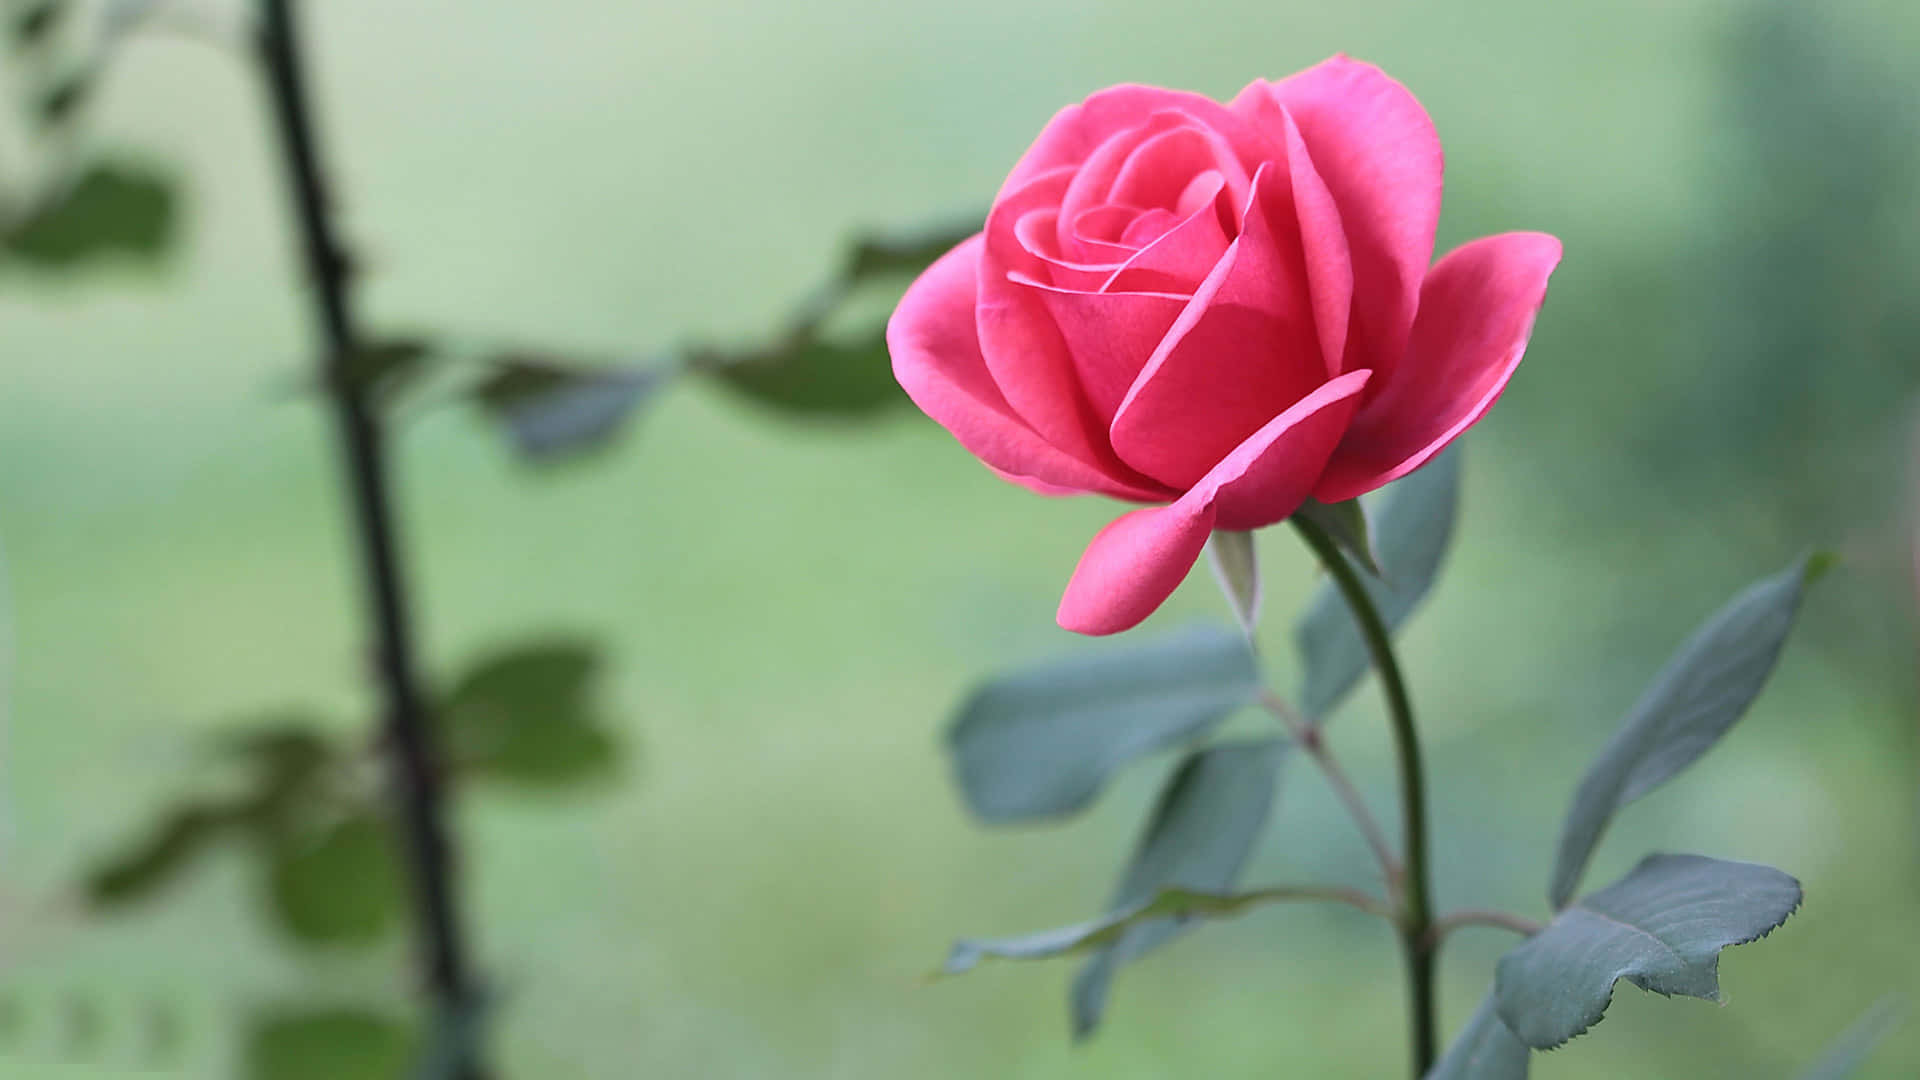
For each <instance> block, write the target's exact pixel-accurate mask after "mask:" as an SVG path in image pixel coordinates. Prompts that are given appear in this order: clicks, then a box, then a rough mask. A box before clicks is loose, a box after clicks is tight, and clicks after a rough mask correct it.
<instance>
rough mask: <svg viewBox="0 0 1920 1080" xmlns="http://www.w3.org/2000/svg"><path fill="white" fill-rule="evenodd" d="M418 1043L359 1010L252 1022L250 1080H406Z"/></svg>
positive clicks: (404, 1030) (389, 1021) (388, 1021)
mask: <svg viewBox="0 0 1920 1080" xmlns="http://www.w3.org/2000/svg"><path fill="white" fill-rule="evenodd" d="M414 1043H415V1037H414V1033H413V1031H412V1030H411V1029H410V1028H409V1027H408V1026H407V1025H405V1024H402V1023H401V1022H399V1021H397V1020H394V1019H393V1018H391V1017H387V1016H382V1015H380V1014H379V1013H374V1012H367V1011H364V1010H360V1009H344V1008H343V1009H327V1010H322V1011H316V1012H293V1013H281V1014H277V1015H272V1016H265V1017H261V1018H260V1019H258V1020H256V1021H254V1023H253V1026H252V1030H251V1031H250V1032H249V1033H248V1036H247V1044H246V1051H245V1053H246V1076H247V1078H248V1080H395V1078H397V1077H402V1076H406V1075H407V1070H408V1065H409V1063H410V1062H411V1061H412V1060H413V1056H414Z"/></svg>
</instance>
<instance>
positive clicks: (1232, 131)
mask: <svg viewBox="0 0 1920 1080" xmlns="http://www.w3.org/2000/svg"><path fill="white" fill-rule="evenodd" d="M1156 112H1181V113H1185V114H1186V115H1188V116H1190V117H1192V118H1193V120H1194V122H1195V123H1194V126H1195V127H1199V128H1202V129H1205V130H1208V131H1214V132H1219V133H1220V134H1221V135H1222V136H1223V137H1224V138H1226V140H1227V141H1228V144H1229V145H1231V146H1232V147H1233V148H1234V151H1235V154H1236V156H1237V157H1238V158H1239V160H1240V161H1242V162H1246V163H1248V164H1256V163H1258V162H1261V161H1265V160H1267V159H1269V158H1273V157H1278V156H1280V154H1279V151H1278V150H1277V149H1276V148H1277V146H1278V143H1277V140H1273V139H1270V138H1268V137H1267V136H1265V135H1264V134H1263V133H1262V132H1259V131H1257V130H1255V129H1253V128H1252V127H1251V126H1250V125H1248V124H1247V123H1246V122H1245V121H1244V120H1242V119H1241V118H1240V117H1238V116H1235V115H1234V114H1233V113H1232V112H1230V111H1228V109H1227V108H1226V107H1225V106H1223V105H1221V104H1220V103H1219V102H1217V101H1214V100H1213V99H1211V98H1208V97H1205V96H1203V95H1200V94H1194V93H1189V92H1187V91H1184V90H1167V89H1163V88H1161V87H1158V86H1137V85H1131V84H1128V85H1122V86H1114V87H1109V88H1108V89H1105V90H1101V91H1099V92H1098V93H1095V94H1093V95H1092V96H1091V97H1089V98H1087V100H1085V101H1083V102H1081V103H1080V104H1078V105H1069V106H1067V107H1066V108H1064V109H1061V110H1060V111H1059V112H1057V113H1055V114H1054V116H1053V119H1052V120H1049V121H1048V122H1047V126H1046V128H1045V130H1043V131H1041V132H1040V137H1039V138H1038V139H1035V140H1034V142H1033V145H1032V146H1031V147H1029V148H1028V149H1027V152H1026V154H1025V155H1023V156H1022V157H1021V158H1020V162H1019V164H1017V165H1015V166H1014V167H1013V171H1012V172H1011V173H1009V174H1008V176H1007V181H1006V183H1005V184H1003V185H1002V186H1001V188H1000V196H999V198H1004V197H1006V196H1007V195H1008V194H1010V193H1012V192H1014V191H1017V190H1019V189H1020V188H1021V187H1024V186H1025V185H1026V184H1028V183H1030V182H1031V181H1032V180H1033V179H1034V178H1035V177H1037V176H1039V175H1041V174H1042V173H1045V172H1047V171H1049V170H1052V169H1057V168H1060V167H1061V166H1063V165H1078V164H1080V163H1081V162H1084V161H1086V160H1087V159H1088V157H1089V156H1091V155H1092V154H1093V152H1094V149H1095V148H1096V147H1098V146H1099V145H1100V144H1102V143H1104V142H1106V141H1107V140H1108V138H1110V137H1111V136H1112V135H1113V134H1114V133H1115V132H1118V131H1124V130H1126V129H1128V128H1133V127H1139V126H1141V125H1143V124H1145V123H1146V122H1147V121H1148V119H1150V118H1151V117H1152V116H1153V114H1154V113H1156ZM999 198H996V199H995V201H996V202H998V201H999Z"/></svg>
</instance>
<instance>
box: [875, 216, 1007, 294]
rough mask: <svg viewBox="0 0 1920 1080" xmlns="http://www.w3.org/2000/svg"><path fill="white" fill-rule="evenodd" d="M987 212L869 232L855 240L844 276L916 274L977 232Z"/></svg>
mask: <svg viewBox="0 0 1920 1080" xmlns="http://www.w3.org/2000/svg"><path fill="white" fill-rule="evenodd" d="M985 218H986V215H984V214H979V215H974V216H971V217H968V218H966V219H965V220H959V221H953V222H943V223H941V224H938V225H933V226H920V227H916V228H911V229H897V230H887V231H882V232H873V233H869V234H867V235H866V236H863V237H860V238H859V239H857V240H855V241H854V245H853V251H852V253H851V254H850V256H849V257H848V259H847V272H846V276H847V279H848V280H849V281H852V282H858V281H861V280H863V279H866V278H873V277H884V276H886V275H889V274H918V273H919V272H920V271H922V270H925V269H926V268H927V267H929V266H931V265H933V262H934V260H936V259H938V258H939V257H940V256H942V255H945V254H946V253H947V252H949V251H952V250H953V249H954V248H955V247H956V246H957V245H959V244H960V242H961V241H963V240H966V239H967V238H968V237H970V236H972V235H974V234H975V233H977V232H979V231H980V227H981V222H982V221H984V220H985Z"/></svg>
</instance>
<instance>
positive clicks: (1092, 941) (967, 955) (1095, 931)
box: [940, 888, 1313, 975]
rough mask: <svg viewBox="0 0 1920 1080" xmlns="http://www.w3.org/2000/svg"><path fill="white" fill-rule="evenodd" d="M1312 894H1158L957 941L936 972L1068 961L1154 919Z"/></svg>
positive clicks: (1228, 912) (1215, 914) (1217, 913)
mask: <svg viewBox="0 0 1920 1080" xmlns="http://www.w3.org/2000/svg"><path fill="white" fill-rule="evenodd" d="M1312 891H1313V890H1302V889H1289V888H1278V889H1254V890H1251V891H1249V892H1241V893H1225V892H1197V891H1195V890H1192V889H1162V890H1160V892H1159V894H1158V895H1156V896H1154V897H1153V898H1152V899H1151V900H1147V901H1145V902H1142V903H1138V904H1133V905H1130V906H1128V907H1124V908H1120V909H1119V910H1116V911H1114V912H1113V913H1112V914H1110V915H1107V916H1105V917H1104V918H1099V919H1092V920H1090V921H1087V922H1083V923H1075V924H1073V925H1071V926H1062V927H1056V928H1055V929H1052V930H1039V931H1036V932H1034V933H1031V934H1021V935H1019V936H1017V937H1007V938H968V939H964V940H961V941H957V942H955V943H954V945H953V950H952V951H951V952H950V953H948V954H947V962H946V964H945V965H944V966H942V967H941V969H940V973H941V974H943V975H959V974H962V973H964V972H968V971H972V970H973V969H974V968H976V967H978V966H979V965H980V963H981V962H982V961H984V960H988V959H1001V960H1047V959H1051V958H1053V957H1057V956H1069V955H1072V954H1074V953H1078V952H1085V951H1086V950H1088V949H1094V948H1099V947H1100V946H1103V945H1108V944H1111V943H1113V942H1115V941H1118V940H1119V939H1120V938H1121V937H1122V936H1124V935H1125V933H1126V932H1127V931H1128V930H1129V929H1131V928H1133V927H1135V926H1138V925H1140V924H1142V923H1145V922H1148V921H1151V920H1154V919H1171V920H1175V921H1187V920H1190V919H1197V918H1208V919H1218V918H1226V917H1230V916H1233V915H1238V914H1240V913H1241V912H1243V911H1245V910H1247V909H1248V908H1251V907H1257V906H1259V905H1261V904H1273V903H1281V902H1284V901H1288V900H1300V899H1312V898H1313V897H1312V896H1310V895H1308V894H1310V893H1311V892H1312Z"/></svg>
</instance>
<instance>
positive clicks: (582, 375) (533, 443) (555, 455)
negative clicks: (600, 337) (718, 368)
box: [474, 353, 673, 462]
mask: <svg viewBox="0 0 1920 1080" xmlns="http://www.w3.org/2000/svg"><path fill="white" fill-rule="evenodd" d="M492 364H493V367H494V369H495V370H494V372H493V374H491V375H489V376H488V377H487V378H486V379H484V380H483V381H482V382H481V383H480V384H479V385H478V386H477V387H476V388H475V389H474V397H475V398H476V399H477V400H478V401H479V403H480V406H481V408H482V409H483V410H485V411H486V413H487V414H488V415H489V416H491V417H492V418H493V419H494V420H496V421H498V422H499V423H500V424H501V426H502V427H504V428H505V430H506V432H507V435H508V436H509V437H510V438H511V439H512V440H513V444H514V447H515V448H516V449H517V450H519V452H520V453H521V454H522V455H524V456H525V457H527V458H528V459H530V460H533V461H538V462H548V461H554V460H558V459H560V458H563V457H567V456H569V455H572V454H577V453H580V452H582V451H586V450H592V449H595V448H598V447H600V446H603V445H605V444H606V443H607V442H608V441H609V440H610V439H612V437H613V436H614V435H615V434H617V433H618V432H619V431H620V430H621V429H622V428H623V427H624V426H625V425H626V424H627V422H628V421H629V420H631V419H632V417H633V416H634V415H635V413H636V412H637V410H638V409H639V408H640V406H641V405H643V404H645V403H646V402H647V401H648V400H650V399H651V398H652V397H653V395H654V394H655V393H657V392H658V391H660V390H661V389H663V388H665V387H666V385H667V384H668V382H669V381H670V377H671V375H672V374H673V371H672V370H671V369H669V368H666V367H650V368H591V367H580V366H575V365H571V364H567V363H565V362H563V361H559V360H556V359H553V358H551V357H547V356H537V355H532V354H527V353H507V354H504V355H502V356H499V357H496V358H495V359H494V360H493V361H492Z"/></svg>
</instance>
